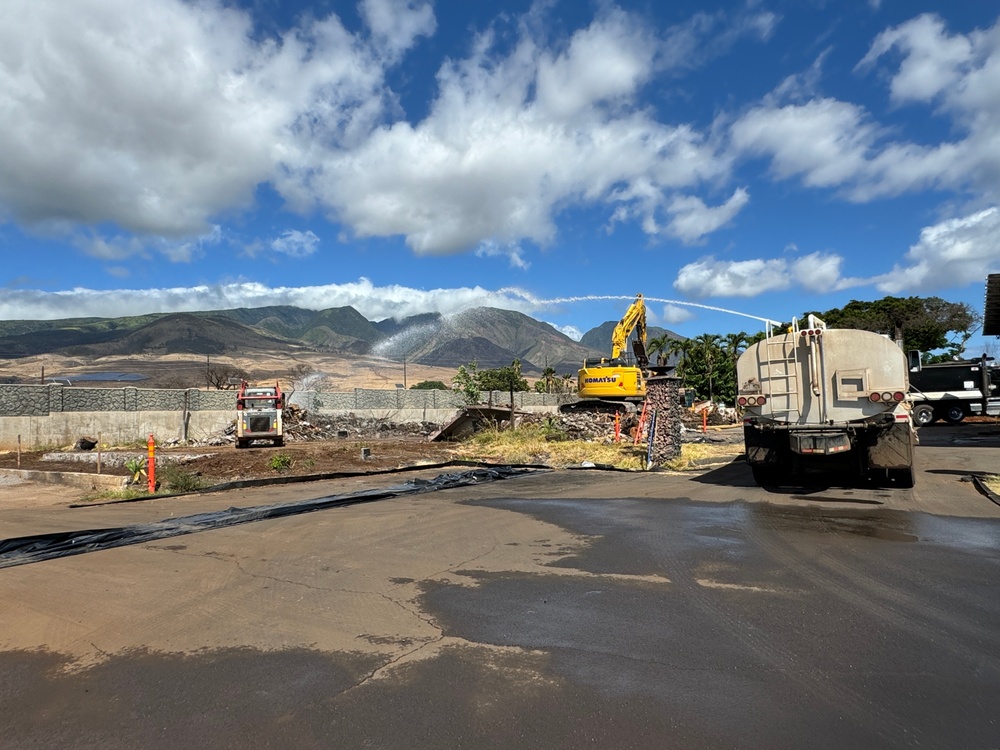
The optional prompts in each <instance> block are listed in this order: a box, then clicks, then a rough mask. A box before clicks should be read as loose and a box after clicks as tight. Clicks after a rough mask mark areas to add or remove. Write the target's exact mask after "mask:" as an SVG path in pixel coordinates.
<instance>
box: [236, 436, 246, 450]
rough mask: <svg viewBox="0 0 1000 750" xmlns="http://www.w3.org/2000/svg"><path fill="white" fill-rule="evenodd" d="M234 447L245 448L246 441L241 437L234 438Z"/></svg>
mask: <svg viewBox="0 0 1000 750" xmlns="http://www.w3.org/2000/svg"><path fill="white" fill-rule="evenodd" d="M236 447H237V448H246V447H247V441H246V440H244V439H243V438H236Z"/></svg>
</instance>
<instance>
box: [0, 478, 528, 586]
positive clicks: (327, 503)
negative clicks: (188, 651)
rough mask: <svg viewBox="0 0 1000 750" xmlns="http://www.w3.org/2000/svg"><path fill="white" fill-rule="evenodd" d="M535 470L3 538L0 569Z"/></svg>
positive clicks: (413, 482) (411, 483) (418, 481)
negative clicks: (151, 520)
mask: <svg viewBox="0 0 1000 750" xmlns="http://www.w3.org/2000/svg"><path fill="white" fill-rule="evenodd" d="M539 471H546V470H544V469H537V468H515V467H512V466H493V467H490V468H480V469H473V470H471V471H463V472H459V473H453V474H440V475H438V476H436V477H434V478H433V479H412V480H410V481H408V482H405V483H404V484H400V485H396V486H393V487H383V488H379V489H372V490H361V491H359V492H352V493H348V494H344V495H330V496H328V497H321V498H316V499H314V500H301V501H298V502H294V503H278V504H275V505H257V506H253V507H250V508H236V507H231V508H227V509H225V510H218V511H210V512H207V513H196V514H194V515H190V516H181V517H179V518H169V519H165V520H163V521H155V522H153V523H141V524H133V525H131V526H119V527H117V528H110V529H82V530H78V531H56V532H52V533H49V534H37V535H35V536H22V537H15V538H13V539H3V540H0V568H10V567H13V566H15V565H27V564H28V563H33V562H41V561H42V560H51V559H53V558H57V557H67V556H69V555H81V554H84V553H86V552H98V551H100V550H104V549H112V548H113V547H124V546H127V545H130V544H143V543H144V542H151V541H155V540H157V539H167V538H169V537H173V536H181V535H182V534H195V533H197V532H199V531H209V530H211V529H221V528H225V527H227V526H236V525H238V524H242V523H253V522H254V521H266V520H269V519H272V518H284V517H285V516H295V515H299V514H300V513H313V512H315V511H318V510H327V509H329V508H339V507H342V506H345V505H355V504H357V503H367V502H371V501H373V500H385V499H388V498H392V497H400V496H402V495H413V494H420V493H424V492H436V491H437V490H447V489H452V488H455V487H467V486H469V485H474V484H483V483H486V482H494V481H497V480H500V479H512V478H514V477H520V476H525V475H527V474H535V473H538V472H539Z"/></svg>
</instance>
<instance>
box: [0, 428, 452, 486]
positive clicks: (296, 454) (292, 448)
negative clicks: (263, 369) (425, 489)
mask: <svg viewBox="0 0 1000 750" xmlns="http://www.w3.org/2000/svg"><path fill="white" fill-rule="evenodd" d="M363 448H367V449H368V451H369V457H368V458H362V455H361V454H362V449H363ZM44 455H45V454H44V453H42V452H24V453H22V454H21V457H20V468H21V469H29V470H35V471H59V472H74V473H77V472H84V473H96V471H97V466H96V464H95V463H87V462H81V461H73V460H67V461H51V460H43V456H44ZM50 455H51V454H50ZM136 455H142V456H143V457H145V451H137V452H136ZM187 455H197V456H199V457H198V458H193V459H186V458H182V459H181V460H180V462H179V463H180V465H181V466H182V467H183V469H184V471H186V472H189V473H194V474H197V475H199V476H200V477H201V478H202V479H203V481H204V483H206V484H219V483H222V482H230V481H235V480H240V479H260V478H264V477H277V476H304V475H307V474H328V473H333V472H376V471H386V470H388V469H397V468H401V467H407V466H420V465H424V464H434V463H444V462H446V461H451V460H453V459H454V458H455V456H454V452H453V448H452V446H451V445H449V444H448V443H434V442H430V441H428V440H425V439H420V438H412V439H406V438H395V439H390V438H386V439H382V438H378V439H365V440H357V439H355V440H325V441H303V442H300V443H291V444H286V445H284V446H283V447H280V448H275V447H271V446H263V447H259V448H257V447H252V448H246V449H243V450H237V449H236V448H234V447H233V446H231V445H228V446H207V447H191V448H165V449H158V450H157V456H158V457H159V458H160V459H161V461H160V462H158V466H160V467H161V471H162V465H163V464H162V461H165V460H169V459H170V457H171V456H187ZM279 457H282V458H279ZM284 457H287V460H288V462H289V464H288V465H287V466H280V467H278V468H275V467H276V466H277V464H278V462H281V461H283V460H284ZM17 467H18V457H17V454H16V453H15V452H7V453H0V470H2V469H14V468H17ZM101 471H102V473H103V474H111V475H115V476H127V475H128V474H129V472H128V470H127V469H126V468H124V467H123V466H108V465H104V466H102V470H101Z"/></svg>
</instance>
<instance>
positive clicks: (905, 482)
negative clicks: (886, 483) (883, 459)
mask: <svg viewBox="0 0 1000 750" xmlns="http://www.w3.org/2000/svg"><path fill="white" fill-rule="evenodd" d="M889 479H890V480H892V483H893V484H894V485H895V486H896V487H899V488H900V489H906V490H908V489H911V488H912V487H913V485H914V484H916V476H915V474H914V471H913V467H912V466H911V467H909V468H907V469H890V470H889Z"/></svg>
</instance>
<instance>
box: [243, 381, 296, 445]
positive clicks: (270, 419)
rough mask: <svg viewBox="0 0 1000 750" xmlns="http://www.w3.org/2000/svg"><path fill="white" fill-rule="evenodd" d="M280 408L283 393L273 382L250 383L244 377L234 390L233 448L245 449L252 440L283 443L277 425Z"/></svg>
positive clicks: (283, 403)
mask: <svg viewBox="0 0 1000 750" xmlns="http://www.w3.org/2000/svg"><path fill="white" fill-rule="evenodd" d="M284 408H285V394H283V393H282V392H281V387H280V386H279V385H278V384H277V383H275V384H274V385H273V386H271V385H263V386H251V385H250V384H249V383H247V381H245V380H244V381H243V382H242V383H240V389H239V391H237V393H236V447H237V448H246V447H247V446H249V445H250V443H251V442H253V441H254V440H270V441H271V443H272V444H273V445H284V444H285V434H284V430H283V428H282V424H281V412H282V409H284Z"/></svg>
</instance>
